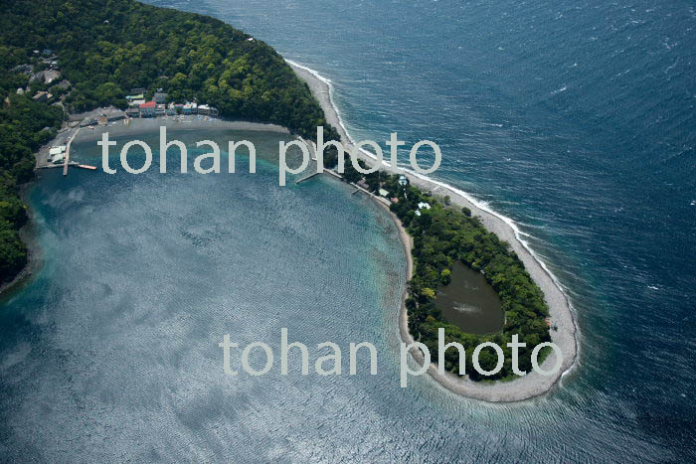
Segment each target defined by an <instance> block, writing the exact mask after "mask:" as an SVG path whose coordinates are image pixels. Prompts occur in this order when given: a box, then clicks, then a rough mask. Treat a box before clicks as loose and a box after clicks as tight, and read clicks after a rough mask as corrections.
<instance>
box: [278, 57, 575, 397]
mask: <svg viewBox="0 0 696 464" xmlns="http://www.w3.org/2000/svg"><path fill="white" fill-rule="evenodd" d="M286 62H287V63H288V64H289V65H290V66H291V67H292V68H293V70H294V71H295V74H296V75H297V76H298V77H299V78H300V79H301V80H303V81H304V82H306V83H307V85H308V86H309V88H310V90H311V92H312V94H313V95H314V97H315V98H316V99H317V100H318V102H319V104H320V105H321V107H322V109H323V110H324V114H325V118H326V121H327V122H328V123H329V124H331V125H332V126H334V127H335V128H336V130H338V132H339V135H340V136H341V139H343V141H344V145H345V146H346V147H349V146H352V145H353V144H354V140H353V139H352V138H351V137H350V135H349V134H348V131H347V129H346V126H345V124H344V123H343V120H342V119H341V116H340V113H339V110H338V108H337V107H336V105H335V103H334V102H333V98H332V92H333V87H332V85H331V82H330V81H329V80H327V79H325V78H324V77H322V76H321V75H320V74H319V73H317V72H316V71H314V70H313V69H311V68H308V67H306V66H303V65H301V64H299V63H296V62H294V61H291V60H286ZM360 152H361V158H362V159H363V160H365V161H366V162H368V163H370V164H372V163H373V162H374V161H375V160H374V158H373V157H372V156H371V155H370V154H369V153H367V152H365V151H364V150H361V151H360ZM384 169H385V170H386V171H388V172H398V173H401V174H404V175H405V176H406V177H407V178H408V179H409V181H410V182H411V183H412V184H413V185H415V186H417V187H419V188H421V189H423V190H425V191H429V192H431V193H432V194H434V195H439V196H444V195H449V196H450V201H451V203H452V204H453V205H456V206H457V207H459V208H461V207H467V208H469V209H470V210H471V212H472V215H474V216H478V217H479V218H480V219H481V222H482V223H483V225H484V227H485V228H486V229H487V230H488V231H490V232H493V233H495V234H496V235H497V236H498V237H499V238H500V239H501V240H504V241H506V242H508V243H509V244H510V246H511V248H512V249H513V250H514V251H515V253H516V254H517V256H518V257H519V258H520V260H521V261H522V262H523V263H524V266H525V268H526V270H527V272H528V273H529V274H530V276H531V277H532V279H533V280H534V282H536V284H537V285H538V286H539V288H541V290H542V292H543V293H544V297H545V300H546V302H547V304H548V306H549V315H550V318H551V321H552V322H553V323H554V324H556V325H557V326H558V330H557V331H552V330H550V331H549V333H550V335H551V341H552V342H553V343H554V344H556V345H557V346H558V347H559V348H560V350H561V352H562V353H563V359H562V363H561V368H560V369H559V371H558V372H557V373H556V374H554V375H551V376H543V375H541V374H539V373H537V372H531V373H529V374H527V375H526V376H524V377H519V378H515V379H512V380H510V381H498V382H495V383H492V384H491V383H481V382H473V381H471V380H468V379H466V378H464V377H459V376H457V375H455V374H451V373H449V372H447V373H445V374H444V375H442V374H440V373H439V372H438V370H437V365H436V364H434V363H433V364H431V366H430V368H429V369H428V373H429V374H430V376H431V377H432V378H433V379H434V380H435V381H436V382H437V383H438V384H439V385H441V386H442V387H444V388H446V389H448V390H450V391H452V392H454V393H457V394H460V395H462V396H465V397H468V398H474V399H477V400H481V401H486V402H491V403H506V402H518V401H525V400H530V399H533V398H536V397H539V396H541V395H543V394H545V393H547V392H549V391H551V390H552V389H554V388H556V387H558V385H559V383H560V382H561V381H562V379H563V378H564V377H565V376H566V375H568V374H569V373H571V372H572V370H573V369H574V367H575V366H576V364H577V359H578V353H579V348H580V346H579V341H578V337H579V330H578V327H577V321H576V317H575V312H574V310H573V307H572V305H571V303H570V300H569V299H568V296H567V295H566V294H565V292H564V291H563V290H562V287H561V284H560V282H559V281H558V279H557V278H556V277H555V276H554V275H553V273H552V272H551V271H550V270H549V268H548V267H547V266H546V264H545V263H544V262H543V261H542V260H541V259H540V258H539V257H538V256H537V255H536V254H535V253H534V251H533V250H532V249H531V248H529V246H528V245H527V244H526V242H524V240H523V239H522V238H521V237H520V233H519V229H518V228H517V226H516V224H515V223H514V222H513V221H512V220H511V219H510V218H507V217H505V216H503V215H501V214H499V213H497V212H495V211H493V210H491V209H489V208H486V207H485V206H483V205H482V204H480V203H479V202H477V201H476V200H475V199H474V198H473V197H472V196H471V195H469V194H467V193H466V192H463V191H461V190H459V189H457V188H455V187H452V186H450V185H447V184H445V183H443V182H439V181H437V180H434V179H431V178H429V177H426V176H423V175H420V174H417V173H415V172H412V171H410V170H407V169H398V170H395V169H394V168H393V167H391V166H389V165H388V164H386V163H385V166H384ZM370 196H371V197H372V198H373V200H375V201H376V202H377V203H378V204H380V205H382V206H384V207H386V208H387V210H388V211H389V208H388V206H386V205H385V204H383V203H381V202H380V201H378V200H377V199H376V198H375V197H374V196H373V195H370ZM389 213H390V215H391V217H392V219H393V220H394V222H395V224H396V226H397V228H398V229H399V235H400V238H401V241H402V244H403V246H404V249H405V251H406V255H407V261H408V275H407V279H408V280H410V279H411V277H412V273H413V258H412V256H411V246H412V245H411V244H412V239H411V237H410V236H409V235H408V232H407V231H406V230H405V229H404V227H403V225H402V224H401V221H400V220H399V219H398V218H397V217H396V216H395V215H394V214H393V213H392V212H391V211H389ZM405 298H406V293H405V294H404V297H403V298H402V303H401V308H400V312H399V332H400V335H401V339H402V342H404V343H406V344H410V343H413V342H414V339H413V337H412V335H411V333H410V331H409V330H408V312H407V310H406V305H405ZM411 353H412V356H413V358H414V359H415V360H416V362H418V363H419V364H422V363H423V356H422V353H421V352H420V351H417V352H415V353H414V352H413V351H411ZM555 358H556V355H555V353H551V354H550V355H549V356H548V357H547V358H546V359H545V360H544V362H543V363H542V364H541V367H542V368H543V369H546V370H549V369H550V367H551V366H552V365H553V364H554V363H555V361H556V359H555Z"/></svg>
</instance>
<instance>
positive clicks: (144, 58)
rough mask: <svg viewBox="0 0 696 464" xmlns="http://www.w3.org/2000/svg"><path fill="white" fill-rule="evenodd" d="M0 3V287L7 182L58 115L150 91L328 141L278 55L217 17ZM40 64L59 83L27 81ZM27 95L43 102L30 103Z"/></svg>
mask: <svg viewBox="0 0 696 464" xmlns="http://www.w3.org/2000/svg"><path fill="white" fill-rule="evenodd" d="M0 5H1V6H2V15H0V100H2V101H3V103H2V107H1V108H0V179H1V184H0V283H1V282H6V281H8V280H11V279H12V278H13V277H14V276H15V275H16V274H17V272H18V271H19V270H21V269H22V268H23V266H24V265H25V264H26V260H27V251H26V248H25V246H24V244H23V243H22V242H21V240H20V239H19V235H18V229H19V228H20V227H21V226H22V225H23V224H24V223H25V222H26V217H27V216H26V212H25V207H24V205H23V204H22V202H21V201H20V199H19V196H18V186H19V185H20V184H22V183H23V182H26V181H27V180H30V179H31V178H32V168H33V166H34V161H33V156H32V154H33V153H34V152H35V151H36V150H37V149H38V148H39V147H40V146H41V145H42V144H44V143H46V142H47V141H49V140H50V139H51V138H52V137H53V136H54V135H55V131H56V130H57V129H58V128H59V127H60V124H61V121H62V120H63V118H64V110H65V111H70V112H81V111H85V110H91V109H94V108H97V107H100V106H106V105H115V106H117V107H121V108H124V107H125V106H126V100H125V96H126V94H128V93H129V91H130V90H131V89H132V88H144V89H146V92H145V93H146V94H147V96H148V97H151V96H152V95H153V94H154V92H155V91H156V90H157V89H160V88H161V89H163V91H165V92H168V93H169V95H170V98H171V99H174V100H177V101H184V100H190V101H198V102H199V103H208V104H211V105H213V106H215V107H217V108H218V109H219V110H220V115H221V116H223V117H226V118H231V119H245V120H253V121H262V122H271V123H276V124H280V125H283V126H285V127H288V128H289V129H290V130H292V131H293V132H295V133H297V134H299V135H302V136H304V137H307V138H310V139H314V138H315V137H316V127H317V126H319V125H323V126H325V128H326V131H327V133H328V136H327V139H330V138H333V139H338V134H337V133H336V131H335V130H334V129H333V128H331V127H328V126H327V125H326V122H325V120H324V114H323V111H322V110H321V107H320V106H319V104H318V103H317V102H316V100H315V99H314V98H313V96H312V95H311V92H310V91H309V88H308V87H307V85H306V84H305V83H303V82H301V81H300V80H299V79H298V78H297V77H296V76H295V74H294V73H293V71H292V69H291V68H290V67H289V66H288V65H287V64H286V63H285V62H284V60H283V58H282V57H281V56H280V55H278V53H276V52H275V50H273V49H272V48H271V47H270V46H268V45H267V44H265V43H263V42H261V41H258V40H255V39H253V38H251V37H250V36H248V35H247V34H244V33H243V32H240V31H238V30H236V29H234V28H233V27H231V26H229V25H227V24H225V23H223V22H222V21H219V20H216V19H213V18H209V17H206V16H201V15H196V14H192V13H185V12H180V11H175V10H169V9H163V8H156V7H152V6H148V5H143V4H141V3H138V2H136V1H133V0H107V1H99V0H71V1H64V0H44V1H38V0H13V1H7V0H2V1H0ZM54 58H55V60H54ZM51 61H57V63H56V64H52V63H51ZM51 67H53V68H58V70H59V71H60V73H61V77H60V80H63V79H66V80H67V81H69V82H70V85H68V86H64V87H61V86H60V85H56V83H49V84H46V83H44V82H42V81H41V79H38V80H33V81H31V82H30V79H31V76H32V74H35V73H37V72H40V71H42V70H45V69H49V68H51ZM17 89H22V92H25V93H24V94H22V95H20V94H18V93H17ZM39 91H48V92H50V93H51V94H52V95H53V98H51V99H49V100H48V101H45V102H41V103H39V102H36V101H34V99H33V98H32V97H34V96H36V95H37V92H39ZM20 93H21V92H20ZM57 103H60V105H58V104H57ZM329 164H330V161H329Z"/></svg>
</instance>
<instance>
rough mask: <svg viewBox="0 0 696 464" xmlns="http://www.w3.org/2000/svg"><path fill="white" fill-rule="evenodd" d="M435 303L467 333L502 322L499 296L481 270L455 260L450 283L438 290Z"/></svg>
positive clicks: (488, 329) (487, 330)
mask: <svg viewBox="0 0 696 464" xmlns="http://www.w3.org/2000/svg"><path fill="white" fill-rule="evenodd" d="M436 304H437V306H438V308H440V310H441V311H442V318H443V319H444V320H446V321H447V322H451V323H452V324H455V325H457V326H458V327H460V328H461V329H462V330H464V331H465V332H467V333H473V334H477V335H483V334H489V333H493V332H497V331H499V330H501V329H502V328H503V325H504V323H505V314H504V313H503V310H502V309H501V303H500V298H498V295H497V294H496V293H495V290H493V287H491V285H490V284H489V283H488V282H487V281H486V278H485V277H484V276H483V274H481V273H480V272H478V271H474V270H473V269H471V268H469V267H467V266H465V265H464V264H462V263H459V262H457V263H455V265H454V266H453V267H452V280H451V281H450V283H449V284H447V285H445V286H444V287H443V288H442V289H440V291H439V292H438V295H437V299H436Z"/></svg>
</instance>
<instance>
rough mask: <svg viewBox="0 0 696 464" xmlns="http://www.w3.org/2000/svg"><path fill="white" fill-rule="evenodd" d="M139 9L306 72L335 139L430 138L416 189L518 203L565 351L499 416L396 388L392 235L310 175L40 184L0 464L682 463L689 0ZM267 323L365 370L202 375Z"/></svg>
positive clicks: (690, 156) (8, 371) (427, 388)
mask: <svg viewBox="0 0 696 464" xmlns="http://www.w3.org/2000/svg"><path fill="white" fill-rule="evenodd" d="M152 3H157V4H160V5H166V6H174V7H178V8H184V9H189V10H196V11H200V12H204V13H209V14H213V15H215V16H218V17H220V18H222V19H225V20H227V21H230V22H231V23H233V24H234V25H236V26H239V27H241V28H243V29H245V30H246V31H247V32H250V33H252V34H254V35H256V36H257V37H259V38H260V39H263V40H266V41H268V42H269V43H270V44H271V45H273V46H275V47H277V48H278V49H279V51H280V52H281V53H283V54H284V55H285V56H287V57H288V58H291V59H294V60H296V61H299V62H301V63H304V64H307V65H309V66H311V67H313V68H315V69H317V70H319V71H320V72H322V73H323V74H325V75H326V76H328V77H329V78H331V79H332V80H333V81H334V84H335V87H336V92H337V94H336V97H337V101H338V103H339V106H340V107H341V110H342V112H343V115H344V117H345V119H346V122H347V124H348V126H349V129H350V130H351V132H352V133H353V134H354V135H355V136H357V137H359V138H362V137H369V138H374V139H380V138H385V137H386V135H387V134H388V132H390V131H392V130H397V131H399V133H400V134H402V135H403V136H404V138H406V139H408V140H416V139H422V138H432V139H434V140H436V141H437V142H438V143H439V144H440V145H441V146H442V147H443V152H444V162H443V167H442V168H441V169H440V171H438V173H437V177H438V178H439V179H442V180H446V181H448V182H451V183H453V184H454V185H457V186H458V187H461V188H463V189H464V190H467V191H470V192H472V193H474V194H476V195H477V196H478V197H479V198H481V199H483V200H485V201H487V202H489V203H490V204H491V206H493V207H494V208H495V209H496V210H499V211H501V212H503V213H505V214H507V215H509V216H510V217H512V218H513V219H515V220H516V221H517V222H518V224H519V225H520V227H521V228H522V230H523V232H524V233H525V234H527V237H528V240H529V241H530V244H531V245H532V246H533V247H534V249H535V250H536V251H537V252H539V253H540V254H541V255H542V256H544V257H545V259H546V260H547V262H548V264H549V266H550V267H551V268H552V269H553V270H554V272H555V273H556V274H557V275H558V276H559V277H560V279H561V280H562V282H563V284H564V285H565V286H566V287H567V289H568V293H569V295H570V296H571V298H572V300H573V303H574V305H575V307H576V308H577V311H578V314H579V319H580V324H581V328H582V330H583V340H582V358H581V363H580V366H579V369H578V370H577V371H576V373H575V374H574V375H573V377H572V378H571V379H568V380H567V381H566V382H565V385H564V386H563V388H562V389H561V390H560V391H558V392H556V393H554V394H552V395H550V396H548V397H545V398H543V399H540V400H537V401H534V402H531V403H526V404H522V405H503V406H500V405H499V406H490V405H484V404H481V403H478V402H474V401H469V400H465V399H461V398H458V397H455V396H453V395H451V394H449V393H447V392H444V391H442V390H441V389H440V388H438V387H437V386H436V385H434V384H433V383H432V382H431V381H429V380H428V379H426V378H422V379H418V380H416V381H414V382H413V385H412V388H409V389H408V390H402V389H400V388H398V377H397V373H396V372H395V367H394V366H395V365H396V362H397V359H396V351H395V350H396V344H397V342H398V333H397V331H396V308H397V306H398V295H399V294H400V293H401V291H402V290H403V287H402V285H403V273H404V269H403V266H404V264H403V251H402V250H401V247H400V244H399V242H398V240H397V237H396V236H395V232H394V230H393V228H392V226H391V225H390V222H389V221H388V218H386V217H385V216H384V215H383V214H382V213H381V212H380V211H379V210H378V209H376V208H374V207H373V205H370V204H369V203H367V204H363V203H359V199H358V198H356V197H354V196H350V195H349V191H346V190H345V189H344V188H343V186H341V185H340V184H337V183H335V182H332V181H330V180H329V179H319V180H317V181H315V182H311V183H307V184H304V185H302V186H300V187H292V188H289V189H286V190H281V189H279V188H277V187H275V185H276V174H275V172H274V171H273V170H272V168H266V169H264V170H262V172H260V173H259V174H257V175H256V176H255V177H250V176H242V175H235V176H230V177H225V176H221V177H203V176H189V177H185V176H176V175H172V176H171V177H170V176H159V175H143V176H141V177H137V178H136V177H133V176H116V177H108V176H105V175H103V174H94V173H88V172H78V171H76V172H75V173H73V174H71V176H70V177H68V179H63V178H62V177H60V176H59V175H58V173H45V174H43V179H42V181H41V183H39V184H38V186H37V188H36V189H35V191H34V192H33V194H32V204H33V206H34V208H35V210H36V212H37V216H38V220H39V225H40V226H39V234H40V237H39V238H40V242H41V245H42V248H43V249H44V256H45V262H46V265H45V267H44V268H43V270H42V272H41V273H40V274H39V275H38V276H37V278H36V280H35V281H34V282H33V284H32V285H31V286H29V287H28V288H27V289H26V290H25V291H23V292H21V293H20V294H17V295H15V296H14V297H13V298H12V299H11V300H10V301H9V302H6V303H5V304H4V305H3V307H2V311H0V328H1V331H0V333H1V334H2V339H1V341H0V388H1V389H2V395H0V421H2V426H1V427H0V457H2V460H4V461H8V462H22V461H40V462H41V461H42V462H94V461H96V460H100V459H103V460H106V461H115V462H120V461H123V460H125V459H127V458H130V459H132V460H135V461H141V462H143V461H144V462H171V461H173V460H189V461H191V462H201V461H214V462H218V461H225V462H228V461H236V462H269V461H278V462H310V461H311V462H315V461H317V462H337V461H338V462H356V461H359V460H360V458H361V457H363V458H364V457H365V456H367V455H369V456H370V460H371V461H372V462H520V461H529V462H540V461H552V462H567V461H580V462H616V461H620V462H660V461H662V462H669V461H679V460H682V461H688V460H693V459H694V458H696V457H694V448H695V445H696V444H695V443H694V437H693V429H694V424H695V422H696V410H695V409H694V402H693V375H692V369H693V359H694V358H695V357H696V345H694V342H693V336H694V332H695V331H694V329H695V326H694V315H693V302H694V301H696V294H695V293H694V289H695V288H696V280H695V279H696V267H695V266H696V260H695V259H694V249H695V248H694V246H695V245H696V219H695V217H696V216H695V215H696V209H695V208H694V207H692V206H690V204H691V201H692V200H693V199H696V194H695V193H694V192H696V183H695V180H694V179H696V175H695V174H696V171H695V169H696V168H695V161H694V148H693V147H694V146H695V145H694V144H695V142H696V141H695V140H694V137H695V136H696V135H695V133H694V131H693V129H692V128H693V127H694V115H695V114H696V113H694V111H693V105H694V95H695V94H696V90H695V89H694V88H693V79H692V76H693V71H694V69H693V66H694V63H693V59H692V57H691V54H692V51H693V49H694V45H695V44H694V39H693V32H692V31H693V27H694V21H695V19H694V10H693V6H692V5H689V4H688V3H686V2H673V3H670V4H669V5H652V4H649V3H646V2H642V3H637V4H626V3H621V2H619V3H616V2H614V3H601V2H580V3H577V2H561V3H558V2H555V3H553V4H551V3H548V2H541V3H537V4H534V5H530V4H517V3H514V2H503V3H500V2H499V3H496V4H491V3H485V2H449V1H443V0H441V1H438V2H434V1H433V2H430V1H428V2H410V3H405V2H373V3H364V2H363V3H354V4H350V5H348V4H344V3H341V2H334V1H328V2H327V1H324V2H316V1H307V2H301V3H299V2H291V3H285V2H277V1H273V0H272V1H264V2H259V1H248V2H244V3H233V2H228V1H226V0H210V1H208V2H203V3H201V2H181V1H178V2H177V1H174V0H172V1H157V2H152ZM83 154H84V156H88V153H87V151H85V152H84V153H83ZM327 206H329V207H327ZM283 326H286V327H289V328H290V334H291V337H292V336H293V335H296V336H297V339H299V340H303V341H305V342H306V343H312V342H315V341H324V340H326V339H330V340H333V341H336V342H337V343H346V342H348V341H361V340H370V341H372V342H373V343H375V344H376V345H377V346H378V348H379V351H380V374H379V375H378V376H375V377H372V376H368V375H359V376H356V377H354V378H350V377H341V378H338V379H325V380H321V381H317V379H316V378H315V377H311V378H303V377H301V376H294V377H289V378H280V377H279V376H269V377H265V378H260V379H250V378H245V379H234V380H232V379H229V378H226V377H225V376H224V375H223V374H222V372H221V370H220V365H219V363H220V362H221V359H220V353H219V348H217V347H216V344H217V343H218V342H219V340H220V338H221V335H222V334H223V333H226V332H229V333H230V334H231V335H232V336H233V337H234V336H235V334H236V336H238V337H239V338H240V340H251V339H252V338H266V339H268V341H269V342H273V341H274V340H275V341H277V339H278V335H277V331H278V329H279V328H280V327H283Z"/></svg>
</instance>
